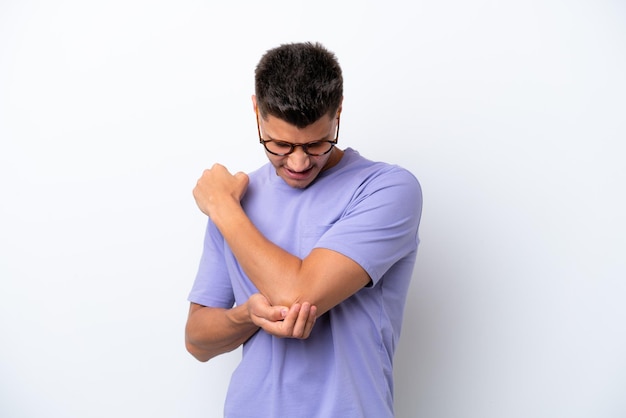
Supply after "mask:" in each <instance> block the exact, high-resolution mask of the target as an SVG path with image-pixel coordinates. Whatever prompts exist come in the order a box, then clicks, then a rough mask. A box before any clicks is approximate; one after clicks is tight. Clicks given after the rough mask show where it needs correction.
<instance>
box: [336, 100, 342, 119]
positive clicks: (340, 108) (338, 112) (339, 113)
mask: <svg viewBox="0 0 626 418" xmlns="http://www.w3.org/2000/svg"><path fill="white" fill-rule="evenodd" d="M342 109H343V96H342V97H341V101H340V102H339V108H338V109H337V116H339V115H341V110H342Z"/></svg>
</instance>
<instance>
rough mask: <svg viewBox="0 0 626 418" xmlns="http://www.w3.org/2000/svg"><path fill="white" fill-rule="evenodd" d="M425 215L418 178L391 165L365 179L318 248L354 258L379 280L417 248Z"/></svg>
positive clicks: (374, 281)
mask: <svg viewBox="0 0 626 418" xmlns="http://www.w3.org/2000/svg"><path fill="white" fill-rule="evenodd" d="M421 213H422V192H421V188H420V185H419V183H418V181H417V179H416V178H415V177H414V176H413V174H411V173H410V172H409V171H407V170H405V169H402V168H400V167H397V166H390V167H389V168H387V169H386V170H382V171H381V172H377V173H375V174H373V175H371V176H370V177H369V178H367V179H366V180H365V181H364V182H363V184H362V185H361V187H360V189H359V191H358V193H357V194H356V195H355V198H354V199H353V200H352V201H351V203H350V206H349V207H348V208H346V211H345V213H344V215H343V216H342V217H341V218H340V219H339V220H337V222H336V223H335V224H334V225H332V226H331V227H330V228H329V229H328V230H327V231H326V232H325V233H324V234H323V235H322V236H321V238H320V239H319V241H318V242H317V244H316V245H315V247H318V248H327V249H331V250H333V251H337V252H339V253H341V254H343V255H345V256H347V257H349V258H351V259H352V260H354V261H355V262H357V263H358V264H359V265H360V266H361V267H363V268H364V269H365V271H367V273H368V274H369V276H370V279H371V280H372V282H373V284H376V283H377V282H378V281H379V280H380V278H381V277H382V276H383V275H384V274H385V272H386V271H387V270H389V268H390V267H391V266H393V265H394V264H395V263H396V262H398V261H399V260H400V259H402V258H404V257H406V256H407V255H409V254H410V253H412V252H414V251H416V250H417V245H418V242H419V237H418V227H419V222H420V217H421Z"/></svg>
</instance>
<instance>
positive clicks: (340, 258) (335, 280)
mask: <svg viewBox="0 0 626 418" xmlns="http://www.w3.org/2000/svg"><path fill="white" fill-rule="evenodd" d="M211 215H212V220H213V222H214V223H215V224H216V225H217V227H218V229H219V230H220V232H221V233H222V235H223V236H224V239H225V240H226V242H227V243H228V245H229V247H230V248H231V250H232V251H233V254H234V255H235V257H236V258H237V261H239V263H240V265H241V266H242V267H243V269H244V271H245V272H246V274H247V275H248V277H249V278H250V280H252V282H253V283H254V284H255V286H256V287H257V288H258V289H259V291H260V292H261V293H262V294H263V295H265V296H266V297H267V298H268V299H269V300H270V301H271V303H272V304H274V305H284V306H291V305H292V304H294V303H299V302H305V301H306V302H310V303H311V304H312V305H315V306H317V314H318V316H319V315H322V314H323V313H325V312H326V311H328V310H329V309H331V308H332V307H334V306H335V305H337V304H339V303H340V302H342V301H343V300H344V299H346V298H348V297H349V296H351V295H352V294H354V293H356V292H357V291H358V290H359V289H361V288H363V287H364V286H366V285H367V284H368V283H369V281H370V277H369V275H368V274H367V272H366V271H365V270H364V269H363V268H362V267H361V266H360V265H359V264H357V263H356V262H355V261H353V260H352V259H350V258H348V257H346V256H344V255H342V254H340V253H338V252H335V251H332V250H328V249H322V248H316V249H314V250H313V251H312V252H311V253H310V254H309V255H308V256H307V257H306V258H304V259H300V258H298V257H296V256H294V255H292V254H290V253H288V252H287V251H285V250H283V249H282V248H280V247H279V246H277V245H275V244H273V243H272V242H271V241H269V240H267V239H266V238H265V237H264V236H263V235H262V234H261V233H260V232H259V230H258V229H257V228H256V227H255V226H254V224H253V223H252V222H251V221H250V219H249V218H248V217H247V215H246V214H245V212H244V211H243V209H242V207H241V205H240V204H239V202H238V201H237V200H235V199H233V200H229V201H226V202H222V204H220V205H219V207H218V209H217V210H215V211H213V212H212V213H211Z"/></svg>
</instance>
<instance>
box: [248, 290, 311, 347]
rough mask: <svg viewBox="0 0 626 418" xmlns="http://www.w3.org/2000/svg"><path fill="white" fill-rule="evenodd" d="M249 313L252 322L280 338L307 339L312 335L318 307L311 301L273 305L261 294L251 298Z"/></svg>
mask: <svg viewBox="0 0 626 418" xmlns="http://www.w3.org/2000/svg"><path fill="white" fill-rule="evenodd" d="M249 302H250V304H249V308H248V309H249V314H250V318H251V320H252V322H253V323H254V324H255V325H257V326H259V327H261V328H262V329H263V330H265V332H267V333H268V334H271V335H274V336H276V337H279V338H298V339H305V338H308V337H309V336H310V335H311V331H312V330H313V326H314V325H315V319H316V316H317V307H315V306H312V305H311V304H310V303H307V302H305V303H302V304H300V303H295V304H294V305H293V306H291V308H286V307H283V306H271V305H270V304H269V302H268V301H267V299H265V297H263V296H261V295H260V294H257V295H253V296H252V297H251V298H250V299H249Z"/></svg>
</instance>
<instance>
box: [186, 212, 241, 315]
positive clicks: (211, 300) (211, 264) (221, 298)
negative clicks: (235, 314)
mask: <svg viewBox="0 0 626 418" xmlns="http://www.w3.org/2000/svg"><path fill="white" fill-rule="evenodd" d="M224 246H225V244H224V238H223V237H222V234H221V233H220V232H219V230H218V229H217V227H216V226H215V224H214V223H213V222H211V220H210V219H209V221H208V224H207V228H206V233H205V236H204V248H203V251H202V257H201V258H200V265H199V266H198V272H197V274H196V279H195V281H194V283H193V286H192V288H191V292H190V293H189V297H188V300H189V301H190V302H193V303H197V304H199V305H203V306H211V307H214V308H232V306H233V305H234V303H235V297H234V294H233V288H232V285H231V282H230V278H229V275H228V271H227V267H226V263H224Z"/></svg>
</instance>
